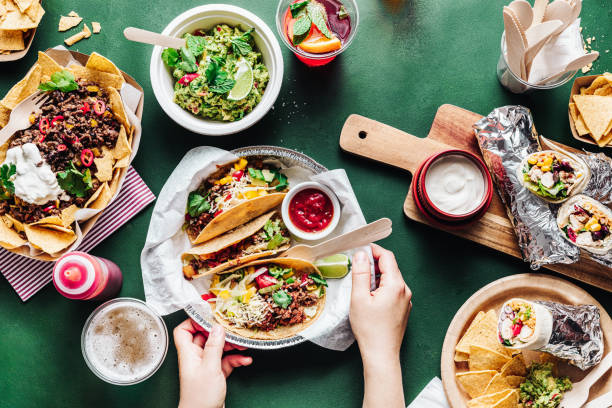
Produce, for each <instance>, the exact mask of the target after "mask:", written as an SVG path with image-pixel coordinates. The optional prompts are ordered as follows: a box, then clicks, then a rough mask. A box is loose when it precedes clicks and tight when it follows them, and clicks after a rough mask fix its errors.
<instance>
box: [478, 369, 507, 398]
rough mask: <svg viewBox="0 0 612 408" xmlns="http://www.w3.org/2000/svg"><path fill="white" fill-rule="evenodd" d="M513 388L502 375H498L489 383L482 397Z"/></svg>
mask: <svg viewBox="0 0 612 408" xmlns="http://www.w3.org/2000/svg"><path fill="white" fill-rule="evenodd" d="M511 388H512V387H511V386H510V384H508V381H506V378H505V377H504V376H502V375H501V374H499V373H497V374H495V376H494V377H493V378H491V381H489V383H488V384H487V386H486V388H485V390H484V392H483V393H482V395H489V394H495V393H496V392H500V391H504V390H508V389H511Z"/></svg>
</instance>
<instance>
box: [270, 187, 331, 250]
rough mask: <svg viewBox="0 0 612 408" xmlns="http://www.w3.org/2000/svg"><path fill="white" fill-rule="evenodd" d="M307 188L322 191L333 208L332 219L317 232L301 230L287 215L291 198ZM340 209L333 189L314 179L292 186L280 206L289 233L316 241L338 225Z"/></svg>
mask: <svg viewBox="0 0 612 408" xmlns="http://www.w3.org/2000/svg"><path fill="white" fill-rule="evenodd" d="M308 188H313V189H315V190H320V191H322V192H324V193H325V194H326V195H327V196H328V197H329V199H330V200H331V202H332V206H333V208H334V215H333V217H332V220H331V221H330V223H329V224H328V225H327V227H326V228H325V229H324V230H321V231H318V232H307V231H302V230H301V229H299V228H298V227H296V226H295V225H294V224H293V221H291V218H290V217H289V203H290V202H291V199H292V198H293V197H294V196H295V195H296V194H297V193H299V192H300V191H302V190H306V189H308ZM341 211H342V210H341V209H340V202H339V201H338V197H336V194H334V192H333V191H331V190H330V189H329V188H327V187H326V186H324V185H323V184H320V183H317V182H314V181H306V182H304V183H300V184H298V185H296V186H295V187H292V188H291V189H290V190H289V192H288V193H287V195H286V196H285V198H284V199H283V204H282V206H281V215H282V217H283V222H284V223H285V225H286V226H287V229H289V232H291V234H292V235H294V236H295V237H297V238H299V239H303V240H306V241H317V240H319V239H323V238H325V237H326V236H328V235H329V234H331V233H332V231H333V230H335V229H336V227H337V226H338V222H339V221H340V215H341Z"/></svg>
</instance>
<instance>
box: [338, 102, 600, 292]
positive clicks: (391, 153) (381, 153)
mask: <svg viewBox="0 0 612 408" xmlns="http://www.w3.org/2000/svg"><path fill="white" fill-rule="evenodd" d="M481 118H482V115H479V114H477V113H474V112H470V111H467V110H465V109H462V108H459V107H457V106H453V105H442V106H440V108H439V109H438V112H437V113H436V117H435V118H434V121H433V124H432V126H431V130H430V131H429V135H428V136H427V137H426V138H419V137H416V136H413V135H410V134H408V133H406V132H403V131H401V130H398V129H395V128H393V127H391V126H388V125H385V124H383V123H380V122H377V121H375V120H372V119H368V118H365V117H363V116H359V115H351V116H349V117H348V119H347V120H346V122H345V123H344V126H343V128H342V133H341V135H340V147H341V148H342V149H343V150H344V151H346V152H349V153H353V154H355V155H358V156H362V157H367V158H369V159H372V160H376V161H379V162H383V163H386V164H390V165H392V166H395V167H399V168H402V169H405V170H408V171H409V172H410V173H412V174H413V175H414V172H415V171H416V169H417V168H418V166H419V165H420V164H421V163H422V162H423V161H424V160H425V159H427V158H428V157H429V156H431V155H432V154H434V153H437V152H440V151H443V150H447V149H464V150H468V151H470V152H472V153H475V154H477V155H478V156H481V154H480V149H479V147H478V143H477V142H476V137H475V136H474V131H473V129H472V125H473V124H474V123H476V122H477V121H478V120H480V119H481ZM542 144H543V145H547V146H548V147H549V148H554V147H555V145H557V146H559V147H562V148H563V149H566V150H569V151H573V152H578V150H577V149H574V148H572V147H569V146H565V145H562V144H560V143H556V142H551V141H549V140H546V139H542ZM412 182H414V179H413V180H412ZM411 190H412V187H410V189H409V190H408V195H407V196H406V201H405V202H404V213H405V214H406V216H407V217H408V218H410V219H412V220H414V221H417V222H420V223H422V224H427V225H430V226H431V227H433V228H437V229H441V230H443V231H447V232H449V233H451V234H454V235H457V236H460V237H463V238H467V239H469V240H471V241H474V242H477V243H479V244H482V245H485V246H488V247H490V248H493V249H496V250H498V251H500V252H503V253H506V254H509V255H512V256H514V257H516V258H520V259H522V256H521V251H520V249H519V247H518V243H517V240H516V237H515V235H514V229H513V228H512V224H510V221H509V219H508V216H507V215H506V208H505V206H504V205H503V204H502V201H501V199H500V197H499V195H498V194H494V195H493V200H492V201H491V206H490V207H489V210H488V211H487V212H486V214H485V215H484V217H482V218H481V219H480V220H478V221H477V222H476V223H474V224H472V225H471V226H469V227H467V228H465V229H460V230H456V229H455V230H453V229H447V228H444V227H441V226H437V225H433V224H431V223H430V222H429V221H428V220H427V219H426V218H425V217H424V216H423V215H422V214H421V212H420V211H419V210H418V208H417V207H416V205H415V202H414V199H413V197H412V193H411V192H410V191H411ZM545 267H546V268H547V269H550V270H553V271H555V272H558V273H561V274H563V275H566V276H569V277H572V278H574V279H578V280H580V281H582V282H586V283H588V284H591V285H593V286H597V287H599V288H602V289H605V290H607V291H609V292H612V270H611V269H610V268H606V267H605V266H603V265H601V264H599V263H597V262H595V261H594V260H592V259H591V258H590V257H589V255H588V254H587V253H586V252H584V251H582V253H581V255H580V261H578V262H576V263H574V264H571V265H565V264H554V265H547V266H545Z"/></svg>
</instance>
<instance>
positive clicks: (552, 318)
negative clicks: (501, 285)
mask: <svg viewBox="0 0 612 408" xmlns="http://www.w3.org/2000/svg"><path fill="white" fill-rule="evenodd" d="M497 330H498V337H499V340H500V342H501V343H502V344H503V345H504V346H506V347H509V348H513V349H527V350H537V351H542V352H545V353H549V354H552V355H554V356H556V357H558V358H562V359H564V360H567V361H568V362H569V363H570V364H573V365H575V366H576V367H578V368H580V369H581V370H587V369H589V368H591V367H593V366H595V365H597V364H599V362H600V361H601V359H602V357H603V351H604V349H603V336H602V332H601V324H600V316H599V309H598V308H597V306H594V305H578V306H574V305H564V304H561V303H555V302H547V301H540V300H536V301H528V300H524V299H520V298H513V299H510V300H508V301H507V302H506V303H505V304H504V306H503V307H502V309H501V311H500V314H499V320H498V324H497Z"/></svg>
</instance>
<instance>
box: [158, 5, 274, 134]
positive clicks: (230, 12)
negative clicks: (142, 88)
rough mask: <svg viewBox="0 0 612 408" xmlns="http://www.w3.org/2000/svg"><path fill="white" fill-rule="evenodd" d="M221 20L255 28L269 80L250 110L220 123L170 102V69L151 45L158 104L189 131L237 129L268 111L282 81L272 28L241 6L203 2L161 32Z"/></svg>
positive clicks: (177, 33)
mask: <svg viewBox="0 0 612 408" xmlns="http://www.w3.org/2000/svg"><path fill="white" fill-rule="evenodd" d="M221 23H225V24H228V25H231V26H239V27H240V28H241V29H243V30H247V29H249V28H251V27H253V28H255V31H254V33H253V38H254V39H255V44H256V45H257V48H258V49H259V51H260V52H261V54H262V57H263V61H264V64H265V65H266V68H268V72H269V73H270V81H269V82H268V85H267V86H266V90H265V92H264V95H263V97H262V99H261V101H260V102H259V104H257V106H256V107H255V109H253V111H252V112H250V113H249V114H247V115H245V116H244V117H243V118H242V119H240V120H237V121H235V122H221V121H215V120H209V119H205V118H203V117H200V116H195V115H193V114H191V113H190V112H188V111H186V110H184V109H183V108H181V107H180V106H178V105H177V104H175V103H174V102H173V98H174V79H173V78H172V73H171V72H170V69H168V67H166V66H165V64H164V62H163V61H162V60H161V53H162V51H163V48H162V47H160V46H155V47H154V48H153V54H152V55H151V68H150V75H151V86H152V87H153V93H154V94H155V97H156V98H157V102H159V104H160V106H161V107H162V109H163V110H164V112H166V114H167V115H168V116H170V118H172V120H174V121H175V122H176V123H178V124H179V125H181V126H183V127H184V128H186V129H189V130H191V131H192V132H195V133H199V134H201V135H210V136H221V135H228V134H232V133H237V132H240V131H242V130H244V129H247V128H248V127H250V126H252V125H253V124H255V123H256V122H257V121H258V120H260V119H261V118H262V117H264V115H265V114H266V113H267V112H268V111H269V110H270V108H271V107H272V105H273V104H274V102H275V101H276V98H277V97H278V93H279V92H280V88H281V83H282V81H283V69H284V68H283V55H282V52H281V48H280V45H279V44H278V41H277V40H276V37H275V36H274V34H273V33H272V30H270V28H269V27H268V26H267V25H266V23H264V22H263V21H262V20H261V19H260V18H259V17H257V16H256V15H255V14H253V13H251V12H250V11H247V10H245V9H243V8H240V7H236V6H230V5H227V4H207V5H205V6H199V7H195V8H192V9H190V10H187V11H185V12H184V13H183V14H181V15H179V16H178V17H176V18H175V19H174V20H172V21H171V22H170V24H168V26H167V27H166V28H165V29H164V31H162V34H164V35H168V36H171V37H182V36H183V34H185V33H190V32H193V31H194V30H196V29H199V28H202V29H209V28H211V27H213V26H215V25H216V24H221Z"/></svg>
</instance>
